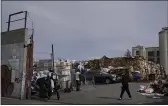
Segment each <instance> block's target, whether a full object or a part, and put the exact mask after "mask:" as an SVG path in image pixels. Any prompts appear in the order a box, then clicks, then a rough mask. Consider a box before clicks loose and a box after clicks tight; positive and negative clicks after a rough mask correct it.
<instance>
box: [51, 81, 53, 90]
mask: <svg viewBox="0 0 168 106" xmlns="http://www.w3.org/2000/svg"><path fill="white" fill-rule="evenodd" d="M51 87H52V89H53V88H54V81H53V80H51Z"/></svg>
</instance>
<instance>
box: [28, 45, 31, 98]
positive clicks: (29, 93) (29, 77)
mask: <svg viewBox="0 0 168 106" xmlns="http://www.w3.org/2000/svg"><path fill="white" fill-rule="evenodd" d="M30 50H31V47H30V46H29V47H28V64H29V70H28V99H31V65H30V63H31V55H30V54H31V51H30Z"/></svg>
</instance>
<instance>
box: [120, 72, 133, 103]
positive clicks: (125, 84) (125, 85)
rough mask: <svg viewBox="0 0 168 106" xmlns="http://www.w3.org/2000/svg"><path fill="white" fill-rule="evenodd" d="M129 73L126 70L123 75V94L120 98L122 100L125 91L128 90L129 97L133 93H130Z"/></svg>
mask: <svg viewBox="0 0 168 106" xmlns="http://www.w3.org/2000/svg"><path fill="white" fill-rule="evenodd" d="M128 82H129V73H128V72H125V73H124V74H123V75H122V86H121V94H120V98H119V100H122V97H123V94H124V92H125V91H126V92H127V94H128V96H129V99H131V98H132V97H131V93H130V90H129V84H128Z"/></svg>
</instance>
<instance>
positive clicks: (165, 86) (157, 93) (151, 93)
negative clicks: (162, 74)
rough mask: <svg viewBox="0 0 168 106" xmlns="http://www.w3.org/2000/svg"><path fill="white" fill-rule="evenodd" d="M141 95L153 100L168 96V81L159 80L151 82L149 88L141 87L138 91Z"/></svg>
mask: <svg viewBox="0 0 168 106" xmlns="http://www.w3.org/2000/svg"><path fill="white" fill-rule="evenodd" d="M137 92H139V93H140V94H142V95H144V96H148V97H153V98H160V97H161V96H168V79H158V80H155V81H154V82H151V83H150V84H149V85H148V86H144V85H140V89H139V90H138V91H137Z"/></svg>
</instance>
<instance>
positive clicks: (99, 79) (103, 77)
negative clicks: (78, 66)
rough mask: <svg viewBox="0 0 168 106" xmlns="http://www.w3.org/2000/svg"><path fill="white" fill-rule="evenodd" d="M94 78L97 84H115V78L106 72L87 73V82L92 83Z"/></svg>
mask: <svg viewBox="0 0 168 106" xmlns="http://www.w3.org/2000/svg"><path fill="white" fill-rule="evenodd" d="M93 78H94V81H95V83H105V84H111V83H114V82H115V78H114V77H113V76H112V75H111V74H108V73H106V72H101V71H89V72H87V73H86V80H87V81H91V80H92V79H93Z"/></svg>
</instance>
